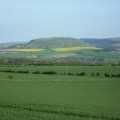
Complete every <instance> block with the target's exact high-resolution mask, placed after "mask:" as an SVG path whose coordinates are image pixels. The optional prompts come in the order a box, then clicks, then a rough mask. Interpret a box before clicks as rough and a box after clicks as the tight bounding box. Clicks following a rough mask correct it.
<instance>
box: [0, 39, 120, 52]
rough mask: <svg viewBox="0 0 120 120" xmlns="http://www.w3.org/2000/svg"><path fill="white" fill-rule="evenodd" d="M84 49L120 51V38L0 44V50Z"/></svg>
mask: <svg viewBox="0 0 120 120" xmlns="http://www.w3.org/2000/svg"><path fill="white" fill-rule="evenodd" d="M80 46H82V47H84V46H94V47H98V48H103V49H104V50H107V51H113V50H118V49H120V38H102V39H94V38H81V39H76V38H69V37H51V38H40V39H33V40H31V41H30V42H28V43H2V44H1V43H0V49H4V48H43V49H52V48H65V47H80Z"/></svg>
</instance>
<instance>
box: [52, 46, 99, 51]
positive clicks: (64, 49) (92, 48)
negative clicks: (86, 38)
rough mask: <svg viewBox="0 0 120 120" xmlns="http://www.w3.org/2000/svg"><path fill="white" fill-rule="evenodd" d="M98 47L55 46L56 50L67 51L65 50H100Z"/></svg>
mask: <svg viewBox="0 0 120 120" xmlns="http://www.w3.org/2000/svg"><path fill="white" fill-rule="evenodd" d="M99 49H100V48H97V47H90V46H88V47H68V48H67V47H66V48H55V49H53V50H54V51H56V52H65V51H77V50H99Z"/></svg>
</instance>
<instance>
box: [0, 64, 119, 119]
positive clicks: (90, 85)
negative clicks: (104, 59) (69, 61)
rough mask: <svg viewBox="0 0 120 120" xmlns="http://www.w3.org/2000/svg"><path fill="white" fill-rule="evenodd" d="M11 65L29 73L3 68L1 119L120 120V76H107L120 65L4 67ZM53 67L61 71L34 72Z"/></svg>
mask: <svg viewBox="0 0 120 120" xmlns="http://www.w3.org/2000/svg"><path fill="white" fill-rule="evenodd" d="M8 69H11V70H14V71H19V70H28V71H29V73H8V72H0V120H120V78H114V77H109V78H107V77H104V73H109V74H118V73H119V71H120V67H119V66H118V67H117V66H41V67H34V66H26V67H22V66H20V67H0V70H8ZM50 70H52V71H56V72H57V74H56V75H48V74H33V72H34V71H40V72H44V71H50ZM63 72H71V73H74V74H75V73H79V72H85V73H86V75H85V76H76V75H61V73H63ZM96 72H99V73H100V76H99V77H98V76H91V73H96ZM10 75H11V76H13V78H12V79H9V77H8V76H10Z"/></svg>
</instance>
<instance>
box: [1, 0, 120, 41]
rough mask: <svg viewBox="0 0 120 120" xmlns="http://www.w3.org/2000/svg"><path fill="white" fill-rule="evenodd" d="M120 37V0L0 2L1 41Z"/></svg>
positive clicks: (22, 0)
mask: <svg viewBox="0 0 120 120" xmlns="http://www.w3.org/2000/svg"><path fill="white" fill-rule="evenodd" d="M43 37H74V38H105V37H120V0H0V42H2V43H3V42H18V41H29V40H31V39H36V38H43Z"/></svg>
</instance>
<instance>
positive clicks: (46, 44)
mask: <svg viewBox="0 0 120 120" xmlns="http://www.w3.org/2000/svg"><path fill="white" fill-rule="evenodd" d="M88 45H89V44H88V43H86V42H83V41H80V40H78V39H75V38H68V37H53V38H41V39H34V40H31V41H30V42H29V43H28V44H26V45H25V47H26V48H45V49H51V48H61V47H79V46H88Z"/></svg>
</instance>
